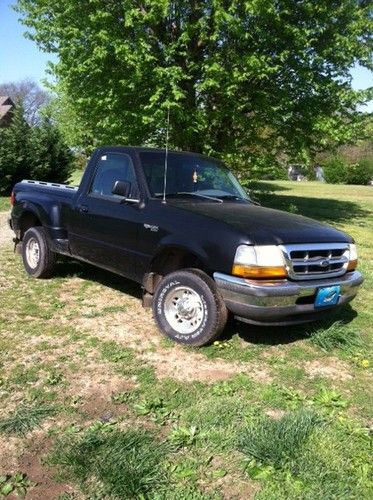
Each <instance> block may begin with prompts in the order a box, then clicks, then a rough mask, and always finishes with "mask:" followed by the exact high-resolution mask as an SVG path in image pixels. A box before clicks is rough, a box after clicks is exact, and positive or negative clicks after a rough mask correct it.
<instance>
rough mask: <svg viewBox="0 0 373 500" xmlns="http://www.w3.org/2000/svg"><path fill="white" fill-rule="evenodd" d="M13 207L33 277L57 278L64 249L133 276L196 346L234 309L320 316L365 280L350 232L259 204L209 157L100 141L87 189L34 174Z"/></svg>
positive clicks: (295, 317) (268, 319) (275, 319)
mask: <svg viewBox="0 0 373 500" xmlns="http://www.w3.org/2000/svg"><path fill="white" fill-rule="evenodd" d="M165 172H166V174H165ZM12 204H13V208H12V213H11V219H10V225H11V227H12V229H13V231H14V232H15V235H16V237H15V239H14V241H15V245H16V248H17V250H18V251H19V252H20V253H22V256H23V263H24V267H25V269H26V271H27V273H28V274H29V275H31V276H33V277H35V278H46V277H49V276H51V275H52V273H53V269H54V265H55V262H56V258H57V256H58V254H63V255H67V256H70V257H73V258H74V259H79V260H82V261H86V262H89V263H92V264H94V265H96V266H99V267H101V268H104V269H107V270H109V271H112V272H114V273H117V274H119V275H121V276H124V277H125V278H129V279H131V280H134V281H136V282H138V283H139V284H140V285H141V286H142V288H143V293H144V300H143V302H144V305H147V306H150V305H152V307H153V313H154V317H155V320H156V322H157V324H158V326H159V328H160V329H161V331H162V332H163V333H164V334H166V335H167V336H169V337H171V338H172V339H174V340H176V341H178V342H181V343H185V344H189V345H194V346H201V345H204V344H206V343H209V342H211V341H212V340H213V339H216V338H217V337H218V336H219V334H220V333H221V332H222V330H223V329H224V327H225V324H226V321H227V315H228V312H231V313H233V314H234V316H235V317H236V318H238V319H240V320H243V321H246V322H249V323H254V324H259V325H283V324H292V323H302V322H306V321H311V320H315V319H318V318H320V317H321V316H322V315H323V314H325V313H329V312H330V310H332V309H336V308H338V307H340V306H342V305H343V304H346V303H347V302H349V301H351V300H352V299H353V298H354V297H355V295H356V293H357V290H358V287H359V285H360V284H361V283H362V281H363V278H362V276H361V274H360V273H359V272H358V271H356V266H357V253H356V247H355V245H354V242H353V239H352V238H351V237H350V236H348V235H346V234H344V233H342V232H340V231H337V230H336V229H333V228H331V227H329V226H326V225H324V224H320V223H318V222H316V221H314V220H311V219H308V218H305V217H301V216H298V215H293V214H289V213H286V212H281V211H277V210H272V209H269V208H264V207H260V206H258V205H257V204H255V203H254V202H252V201H251V200H250V198H249V196H248V195H247V193H246V192H245V191H244V189H243V188H242V187H241V186H240V184H239V182H238V181H237V179H236V178H235V177H234V175H233V174H232V173H231V172H230V171H229V170H228V169H227V168H226V167H225V166H224V164H222V163H221V162H220V161H218V160H216V159H213V158H210V157H207V156H202V155H199V154H194V153H185V152H176V151H175V152H174V151H170V152H166V151H165V150H160V149H149V148H139V147H109V146H107V147H102V148H99V149H97V150H96V151H95V153H94V154H93V156H92V158H91V160H90V161H89V163H88V166H87V168H86V171H85V173H84V176H83V179H82V181H81V184H80V186H79V187H73V186H67V185H60V184H53V183H47V182H38V181H33V180H24V181H22V182H19V183H18V184H16V185H15V187H14V190H13V193H12Z"/></svg>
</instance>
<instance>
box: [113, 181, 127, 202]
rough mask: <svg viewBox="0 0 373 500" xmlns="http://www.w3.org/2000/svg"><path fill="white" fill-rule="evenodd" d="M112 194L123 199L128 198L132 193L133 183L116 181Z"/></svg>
mask: <svg viewBox="0 0 373 500" xmlns="http://www.w3.org/2000/svg"><path fill="white" fill-rule="evenodd" d="M111 192H112V193H113V194H117V195H118V196H123V198H128V196H129V194H130V192H131V183H130V182H127V181H115V184H114V186H113V189H112V191H111Z"/></svg>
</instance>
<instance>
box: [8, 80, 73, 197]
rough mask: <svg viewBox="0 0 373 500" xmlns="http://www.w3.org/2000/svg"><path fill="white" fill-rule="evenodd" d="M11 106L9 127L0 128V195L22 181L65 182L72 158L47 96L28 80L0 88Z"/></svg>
mask: <svg viewBox="0 0 373 500" xmlns="http://www.w3.org/2000/svg"><path fill="white" fill-rule="evenodd" d="M0 95H7V96H9V97H11V98H12V100H13V102H14V103H15V108H14V110H13V115H12V121H11V124H10V126H8V127H4V128H0V193H2V194H9V193H10V190H11V188H12V186H13V185H14V184H15V183H16V182H18V181H20V180H22V179H38V180H45V181H46V180H48V181H54V182H65V181H66V180H67V179H68V177H69V175H70V173H71V171H72V169H73V168H74V161H73V160H74V157H73V153H72V151H71V149H70V148H69V147H68V145H67V144H66V142H65V141H64V139H63V137H62V134H61V132H60V131H59V128H58V126H57V124H56V123H55V121H54V120H53V118H52V117H51V115H50V113H49V111H48V104H49V102H50V100H51V97H50V95H49V94H48V93H47V92H46V91H44V90H42V89H40V87H39V86H38V85H37V84H36V83H35V82H32V81H30V80H24V81H21V82H18V83H17V82H12V83H7V84H3V85H0Z"/></svg>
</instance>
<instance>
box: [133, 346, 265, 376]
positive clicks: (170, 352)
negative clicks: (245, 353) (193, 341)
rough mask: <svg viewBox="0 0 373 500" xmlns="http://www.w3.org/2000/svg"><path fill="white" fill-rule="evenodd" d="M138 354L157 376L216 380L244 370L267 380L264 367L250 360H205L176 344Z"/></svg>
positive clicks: (201, 355) (250, 374)
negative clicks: (239, 361)
mask: <svg viewBox="0 0 373 500" xmlns="http://www.w3.org/2000/svg"><path fill="white" fill-rule="evenodd" d="M139 357H140V358H141V359H143V360H144V361H146V362H148V363H150V364H151V365H152V366H153V367H154V369H155V371H156V374H157V376H158V377H159V378H174V379H176V380H180V381H196V380H197V381H201V382H216V381H219V380H226V379H228V378H230V377H233V376H234V375H236V374H238V373H245V374H246V375H248V376H249V377H251V378H253V379H254V380H255V381H257V382H262V383H270V382H271V381H272V377H271V376H270V375H269V373H268V370H266V369H264V368H259V367H257V366H255V365H254V364H253V363H250V364H249V363H237V362H234V361H225V360H223V359H215V360H209V359H207V358H206V357H205V356H204V355H203V354H199V353H197V352H188V351H186V350H184V349H182V348H180V347H177V346H175V347H172V348H169V349H167V350H164V351H162V350H160V349H158V350H156V351H145V352H142V353H140V354H139Z"/></svg>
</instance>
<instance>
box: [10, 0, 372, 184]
mask: <svg viewBox="0 0 373 500" xmlns="http://www.w3.org/2000/svg"><path fill="white" fill-rule="evenodd" d="M17 9H18V11H19V12H20V14H21V18H22V22H23V23H24V24H25V25H26V26H27V28H28V36H29V37H30V38H31V39H33V40H34V41H35V42H36V43H37V44H38V46H39V47H40V48H41V49H42V50H45V51H47V52H51V53H55V54H56V55H57V56H58V58H57V60H58V62H57V63H56V64H54V65H52V69H51V71H52V73H53V76H54V78H55V82H56V83H55V84H54V86H53V92H54V93H55V95H56V96H57V97H56V99H54V100H53V102H51V103H50V110H51V112H52V115H53V118H54V120H55V121H56V122H57V123H58V125H59V130H60V131H61V132H62V134H63V136H64V138H65V140H66V141H67V142H68V144H69V145H70V146H71V147H73V148H80V149H82V150H84V151H86V152H88V153H89V152H90V151H91V150H92V149H93V148H94V147H95V146H97V145H99V144H104V143H106V144H108V143H112V144H131V145H136V144H142V145H155V146H163V145H164V143H165V132H166V131H165V124H166V116H167V110H168V108H170V112H171V117H170V122H171V123H170V141H171V145H172V147H174V148H180V149H185V150H193V151H197V152H204V153H207V154H213V155H215V156H219V157H222V158H223V159H225V160H227V161H228V163H229V164H230V165H231V166H232V167H233V168H234V169H235V170H241V171H243V172H245V173H247V174H248V175H250V176H262V175H265V176H267V177H273V176H278V175H283V174H282V173H283V171H284V169H283V168H281V167H280V165H282V164H285V163H289V162H296V163H302V164H309V163H310V162H312V161H316V160H317V155H318V154H319V153H320V152H321V151H334V150H336V149H337V148H338V147H339V146H340V145H342V144H351V143H356V142H357V141H359V140H363V139H364V138H366V137H367V136H368V135H369V128H370V125H369V123H368V120H367V118H369V117H367V115H366V113H364V112H363V111H362V109H363V105H364V103H366V102H368V101H369V100H370V99H371V98H372V97H373V89H372V88H371V89H368V90H364V91H361V90H360V91H356V90H353V89H352V87H351V75H350V70H351V68H352V67H353V66H354V65H355V64H360V65H361V66H363V67H366V68H368V69H373V63H372V52H373V50H372V49H373V36H372V33H373V15H372V7H371V2H369V1H367V0H338V1H337V0H330V1H328V2H315V1H313V0H302V1H300V0H230V1H227V0H177V1H176V0H80V1H79V2H76V1H75V0H60V1H59V2H55V1H54V0H18V2H17Z"/></svg>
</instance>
